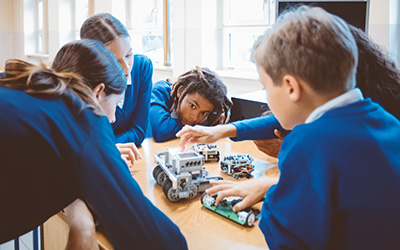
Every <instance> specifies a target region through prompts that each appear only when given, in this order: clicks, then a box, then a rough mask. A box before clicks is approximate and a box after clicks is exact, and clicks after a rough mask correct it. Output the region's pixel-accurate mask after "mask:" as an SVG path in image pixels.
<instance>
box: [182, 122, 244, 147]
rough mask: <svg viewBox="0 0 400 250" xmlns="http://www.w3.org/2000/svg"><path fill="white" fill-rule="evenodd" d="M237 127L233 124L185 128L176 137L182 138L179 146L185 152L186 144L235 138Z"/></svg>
mask: <svg viewBox="0 0 400 250" xmlns="http://www.w3.org/2000/svg"><path fill="white" fill-rule="evenodd" d="M236 133H237V132H236V127H235V126H233V125H231V124H225V125H217V126H213V127H207V126H200V125H196V126H194V127H193V126H185V127H183V128H182V129H181V131H179V132H178V133H177V134H176V136H177V137H180V138H181V142H180V144H179V146H180V147H181V149H182V150H185V144H186V143H188V142H189V143H213V142H215V141H217V140H218V139H220V138H224V137H235V136H236Z"/></svg>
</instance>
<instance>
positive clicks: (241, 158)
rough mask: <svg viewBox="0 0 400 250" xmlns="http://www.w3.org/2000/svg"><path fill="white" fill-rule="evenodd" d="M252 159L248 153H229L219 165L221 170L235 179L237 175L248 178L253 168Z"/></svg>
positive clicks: (237, 177)
mask: <svg viewBox="0 0 400 250" xmlns="http://www.w3.org/2000/svg"><path fill="white" fill-rule="evenodd" d="M253 161H254V159H253V157H251V156H250V155H229V156H224V158H223V159H222V160H221V162H220V166H221V170H222V172H224V173H226V174H228V175H231V176H232V177H233V178H235V179H239V177H246V178H250V177H251V172H252V171H253V170H254V166H253V165H252V162H253Z"/></svg>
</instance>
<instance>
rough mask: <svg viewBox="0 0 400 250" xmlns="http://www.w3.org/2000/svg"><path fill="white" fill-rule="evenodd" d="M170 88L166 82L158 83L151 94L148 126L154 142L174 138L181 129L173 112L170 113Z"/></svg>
mask: <svg viewBox="0 0 400 250" xmlns="http://www.w3.org/2000/svg"><path fill="white" fill-rule="evenodd" d="M171 86H172V84H171V83H169V82H167V81H158V82H156V83H155V84H154V86H153V90H152V92H151V104H150V124H151V130H152V133H153V139H154V140H155V141H156V142H163V141H167V140H171V139H174V138H176V136H175V134H176V133H177V132H178V131H179V130H181V129H182V127H183V125H182V123H181V122H180V121H179V120H178V117H177V116H176V114H175V112H172V113H171V112H170V110H171V107H172V100H171V95H170V93H171Z"/></svg>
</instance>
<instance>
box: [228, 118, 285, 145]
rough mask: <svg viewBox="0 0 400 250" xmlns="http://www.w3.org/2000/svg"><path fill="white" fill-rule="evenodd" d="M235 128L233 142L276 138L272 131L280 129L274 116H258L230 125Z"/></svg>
mask: <svg viewBox="0 0 400 250" xmlns="http://www.w3.org/2000/svg"><path fill="white" fill-rule="evenodd" d="M231 124H232V125H234V126H235V127H236V130H237V135H236V137H235V138H231V139H232V140H234V141H243V140H266V139H274V138H276V136H275V134H274V129H282V127H281V125H280V124H279V122H278V120H277V119H276V118H275V116H274V115H267V116H260V117H256V118H251V119H245V120H240V121H235V122H232V123H231Z"/></svg>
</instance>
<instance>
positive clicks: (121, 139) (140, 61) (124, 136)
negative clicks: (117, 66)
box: [115, 57, 153, 145]
mask: <svg viewBox="0 0 400 250" xmlns="http://www.w3.org/2000/svg"><path fill="white" fill-rule="evenodd" d="M134 63H135V64H136V65H135V66H136V67H135V68H133V69H132V72H131V77H132V85H133V86H135V84H138V85H139V92H138V93H135V97H134V100H133V101H134V102H136V106H135V109H134V110H133V111H132V116H131V117H130V118H129V121H128V123H127V124H126V129H125V131H124V132H122V133H120V134H117V135H115V139H116V142H117V143H126V142H133V143H135V145H140V144H141V143H142V142H143V140H144V138H145V136H146V130H147V127H148V126H147V125H148V117H149V109H150V97H151V88H152V85H153V83H152V77H153V64H152V62H151V60H150V59H149V58H147V57H138V58H135V62H134ZM137 65H138V66H137ZM133 86H132V87H133Z"/></svg>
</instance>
